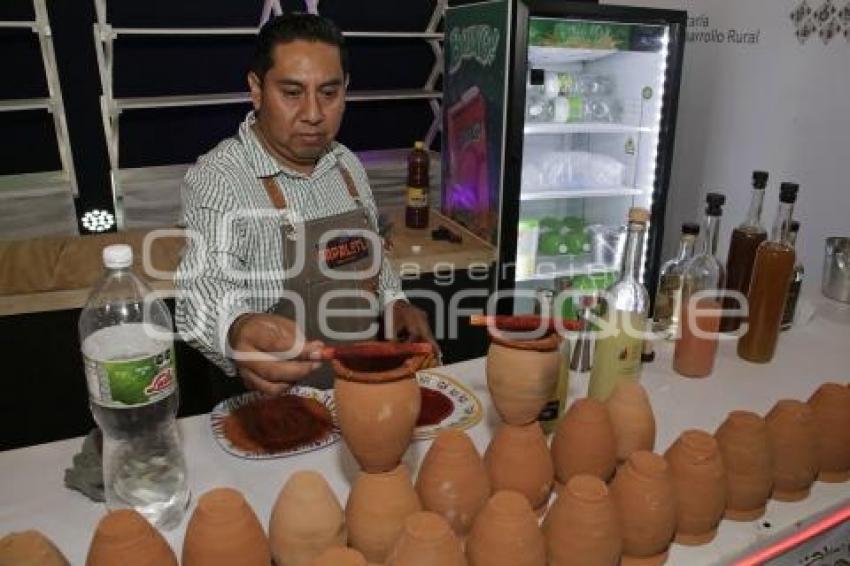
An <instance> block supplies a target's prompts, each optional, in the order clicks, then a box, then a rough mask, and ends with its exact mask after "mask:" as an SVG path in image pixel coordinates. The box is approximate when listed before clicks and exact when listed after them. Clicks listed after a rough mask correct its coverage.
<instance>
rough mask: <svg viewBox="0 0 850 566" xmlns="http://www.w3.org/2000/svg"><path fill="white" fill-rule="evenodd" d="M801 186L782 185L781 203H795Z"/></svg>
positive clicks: (794, 184) (795, 184) (780, 188)
mask: <svg viewBox="0 0 850 566" xmlns="http://www.w3.org/2000/svg"><path fill="white" fill-rule="evenodd" d="M799 190H800V185H798V184H797V183H782V184H781V185H779V202H785V203H793V202H796V201H797V191H799Z"/></svg>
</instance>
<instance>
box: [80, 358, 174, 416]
mask: <svg viewBox="0 0 850 566" xmlns="http://www.w3.org/2000/svg"><path fill="white" fill-rule="evenodd" d="M83 359H84V362H85V368H86V378H87V379H88V385H89V394H90V395H91V397H92V399H93V400H94V401H95V402H96V403H97V404H98V405H103V406H106V407H133V406H139V405H147V404H149V403H154V402H156V401H159V400H160V399H163V398H164V397H167V396H168V395H170V394H171V393H172V392H173V391H174V389H175V388H176V387H177V380H176V377H175V376H176V373H175V369H174V349H173V348H171V347H169V348H165V349H163V350H162V351H160V352H158V353H156V354H153V355H149V356H144V357H139V358H134V359H130V360H111V361H100V360H95V359H92V358H90V357H88V356H85V355H84V356H83Z"/></svg>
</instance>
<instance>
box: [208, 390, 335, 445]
mask: <svg viewBox="0 0 850 566" xmlns="http://www.w3.org/2000/svg"><path fill="white" fill-rule="evenodd" d="M223 424H224V435H225V436H226V437H227V439H228V440H230V442H231V443H233V445H234V446H236V447H237V448H239V449H241V450H244V451H246V452H254V453H257V452H259V453H275V452H285V451H288V450H293V449H295V448H298V447H299V446H305V445H307V444H312V443H314V442H318V441H321V440H323V439H325V438H326V437H327V436H328V435H329V434H330V433H331V431H332V430H333V428H334V427H333V419H332V417H331V414H330V412H329V411H328V409H327V408H326V407H325V406H324V405H322V404H321V403H320V402H318V401H316V400H315V399H309V398H306V397H298V396H296V395H283V396H282V397H268V398H263V399H258V400H256V401H253V402H251V403H248V404H246V405H243V406H241V407H239V408H237V409H236V410H234V411H233V412H232V413H230V414H229V415H227V416H226V417H225V418H224V423H223Z"/></svg>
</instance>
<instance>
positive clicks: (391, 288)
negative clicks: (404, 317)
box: [175, 112, 404, 375]
mask: <svg viewBox="0 0 850 566" xmlns="http://www.w3.org/2000/svg"><path fill="white" fill-rule="evenodd" d="M254 122H255V117H254V113H253V112H251V113H249V114H248V116H247V117H246V118H245V120H244V121H243V122H242V124H241V125H240V126H239V132H238V134H237V135H236V136H235V137H233V138H228V139H225V140H224V141H222V142H221V143H219V144H218V146H216V147H215V148H214V149H213V150H212V151H210V152H209V153H207V154H205V155H203V156H201V157H200V158H199V159H198V162H197V163H196V164H195V165H194V166H192V167H191V168H190V169H189V171H188V172H187V173H186V177H185V179H184V180H183V185H182V187H181V197H182V204H183V213H182V221H183V223H184V225H185V228H186V232H187V236H188V237H189V240H188V243H187V246H186V251H185V253H184V256H183V258H182V261H181V263H180V266H179V267H178V270H177V273H176V275H175V286H176V287H177V290H178V295H177V301H176V322H177V329H178V331H179V332H180V334H181V335H182V336H183V338H184V339H185V340H186V341H187V342H189V343H190V344H192V345H193V346H194V347H196V348H197V349H198V350H200V351H201V352H203V353H204V354H205V355H206V356H207V357H208V358H209V359H210V360H211V361H213V362H214V363H215V364H216V365H218V366H219V367H221V368H222V369H223V370H224V371H225V372H226V373H227V374H228V375H235V373H236V367H235V365H234V364H233V362H232V361H231V360H230V359H228V358H227V357H226V352H227V348H226V346H227V344H226V339H227V330H228V329H229V328H230V324H231V323H232V322H233V320H234V319H235V318H236V317H238V316H239V315H241V314H244V313H247V312H267V311H269V310H270V309H271V308H272V307H273V306H274V305H275V303H277V302H278V300H279V299H280V298H281V294H282V292H283V291H284V279H283V268H284V257H283V243H282V240H281V227H282V225H283V218H286V219H288V221H289V222H291V223H292V224H293V225H295V226H296V227H297V226H298V225H299V223H300V222H303V221H309V220H313V219H316V218H323V217H326V216H331V215H334V214H339V213H341V212H346V211H349V210H352V209H354V208H355V207H356V206H357V205H356V203H355V202H354V201H353V199H352V198H351V195H350V194H349V193H348V189H347V187H346V185H345V181H344V180H343V178H342V175H341V174H340V172H339V168H338V167H337V165H338V164H339V165H341V166H342V167H343V168H344V169H346V170H347V171H348V172H349V173H350V174H351V177H352V179H353V180H354V184H355V187H356V188H357V191H358V193H359V195H360V200H361V201H362V203H363V206H364V207H365V209H366V212H367V215H368V217H369V220H370V221H371V223H372V225H373V228H374V229H375V230H376V231H377V216H378V211H377V207H376V206H375V201H374V199H373V197H372V191H371V189H370V188H369V180H368V178H367V177H366V171H365V170H364V168H363V165H362V164H361V163H360V161H359V160H358V159H357V157H356V156H355V155H354V154H353V153H352V152H351V151H350V150H348V149H347V148H346V147H344V146H343V145H342V144H339V143H336V142H333V144H332V145H331V146H330V147H329V148H328V150H327V151H326V152H325V153H324V154H323V155H322V156H321V157H320V158H319V160H318V162H317V164H316V167H315V169H314V170H313V172H312V173H311V174H310V175H305V174H303V173H299V172H297V171H294V170H292V169H289V168H287V167H285V166H283V165H281V164H280V163H279V162H278V161H277V160H276V159H275V158H274V157H272V156H271V155H270V154H269V153H268V151H267V150H266V149H265V147H264V146H263V145H262V143H261V142H260V141H259V140H258V139H257V137H256V135H255V134H254V131H253V129H252V128H251V126H252V125H253V124H254ZM270 175H276V176H277V179H278V184H279V185H280V188H281V190H282V192H283V196H284V198H285V200H286V204H287V207H286V210H284V211H282V212H281V211H277V210H275V209H274V208H273V207H272V204H271V202H270V201H269V197H268V194H267V193H266V190H265V188H264V187H263V184H262V182H261V180H260V179H261V178H262V177H268V176H270ZM264 274H266V275H264ZM400 298H404V295H403V293H402V292H401V282H400V280H399V278H398V275H397V274H396V273H395V271H394V270H393V268H392V266H391V265H390V264H389V261H388V260H387V258H386V257H384V258H383V263H382V267H381V272H380V277H379V283H378V299H379V302H380V304H382V305H384V306H386V305H387V304H388V303H390V302H391V301H393V300H396V299H400ZM308 315H309V313H308Z"/></svg>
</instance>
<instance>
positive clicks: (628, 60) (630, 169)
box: [514, 16, 669, 318]
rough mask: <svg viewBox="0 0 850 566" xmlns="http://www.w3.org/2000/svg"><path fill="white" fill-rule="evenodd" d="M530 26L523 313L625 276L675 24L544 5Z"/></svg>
mask: <svg viewBox="0 0 850 566" xmlns="http://www.w3.org/2000/svg"><path fill="white" fill-rule="evenodd" d="M527 37H528V60H527V69H526V93H525V94H526V96H525V99H526V105H525V123H524V131H523V135H524V138H523V155H522V170H521V177H520V178H521V183H520V184H521V188H520V203H519V215H520V216H519V217H520V221H519V227H518V237H517V258H516V277H515V287H516V289H517V291H518V293H517V295H516V296H515V300H514V311H515V312H517V313H528V312H534V311H537V310H540V302H541V299H540V298H539V297H549V296H551V295H550V294H549V293H546V292H544V291H546V290H548V291H553V292H554V293H555V294H556V295H557V294H558V293H560V292H561V291H564V290H581V291H584V290H587V291H590V290H596V289H604V288H606V287H607V286H609V285H610V284H611V283H612V282H613V281H614V280H615V279H616V277H617V273H618V271H619V269H620V261H621V255H622V246H623V243H624V239H625V222H626V217H627V214H628V210H629V208H630V207H632V206H641V207H645V208H651V205H652V199H653V193H654V190H655V186H656V179H655V175H656V170H657V159H656V158H657V152H658V148H659V134H660V123H661V111H662V100H663V98H664V86H665V84H664V83H665V70H666V62H667V45H668V41H669V28H668V27H667V26H664V25H646V24H634V23H616V22H610V21H599V22H596V21H591V20H579V19H564V18H551V17H534V16H532V17H530V18H529V29H528V34H527ZM563 296H565V295H562V297H563ZM556 301H557V302H558V303H559V304H558V305H557V308H559V309H560V310H561V314H562V315H563V316H565V317H568V318H574V317H575V315H576V308H575V305H574V301H572V300H569V299H567V300H561V299H556Z"/></svg>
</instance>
